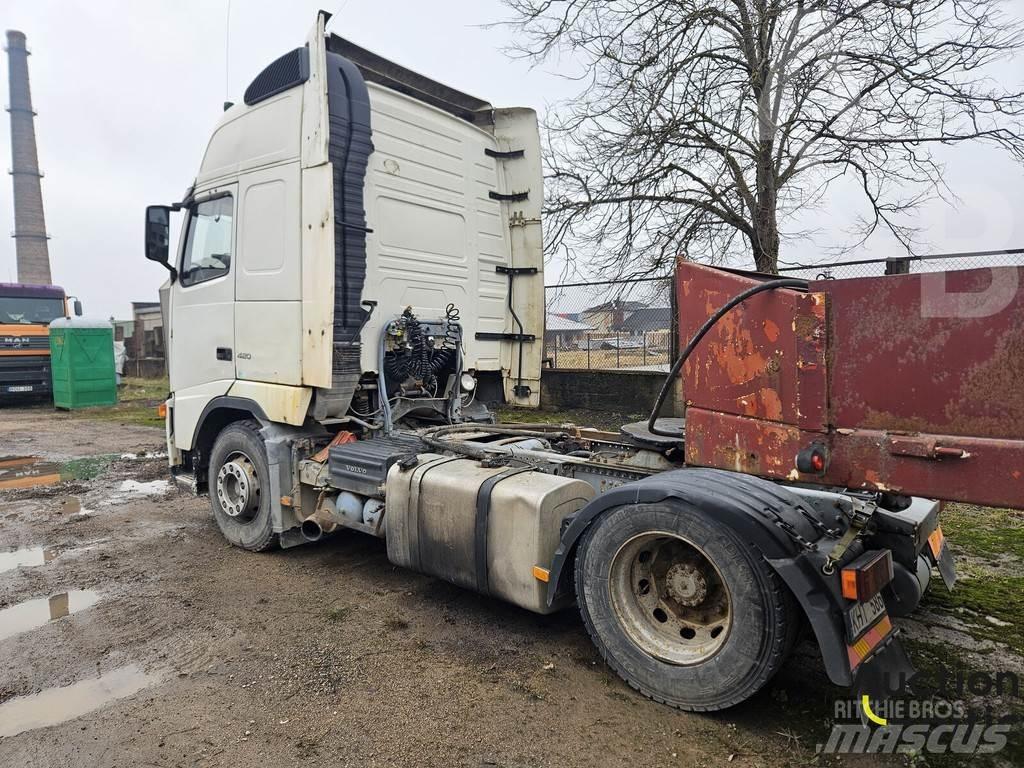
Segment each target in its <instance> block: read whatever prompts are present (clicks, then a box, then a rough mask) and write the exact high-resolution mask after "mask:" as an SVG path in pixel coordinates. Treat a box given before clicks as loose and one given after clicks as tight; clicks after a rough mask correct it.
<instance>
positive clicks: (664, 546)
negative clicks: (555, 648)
mask: <svg viewBox="0 0 1024 768" xmlns="http://www.w3.org/2000/svg"><path fill="white" fill-rule="evenodd" d="M608 587H609V592H610V597H611V602H612V607H613V609H614V610H615V613H616V619H617V620H618V621H619V623H620V625H621V626H622V628H623V630H624V631H625V632H626V634H627V635H628V636H629V637H630V639H631V640H632V641H633V642H634V643H636V645H637V646H639V647H640V648H641V649H642V650H643V651H644V652H645V653H648V654H650V655H651V656H654V657H655V658H658V659H661V660H663V661H666V662H668V663H670V664H679V665H691V664H701V663H703V662H705V661H707V660H708V659H710V658H711V657H712V656H714V655H715V654H717V653H718V652H719V651H720V650H721V649H722V647H723V645H724V644H725V642H726V640H727V638H728V636H729V629H730V627H731V626H732V620H733V615H732V599H731V597H730V594H729V588H728V586H727V585H726V583H725V580H724V579H723V578H722V574H721V572H720V571H719V569H718V567H717V565H716V564H715V563H714V561H713V560H712V559H711V558H710V556H709V555H708V553H707V552H706V551H705V550H704V549H703V548H701V547H700V546H698V545H697V544H695V543H694V542H692V541H689V540H688V539H686V538H684V537H683V536H681V535H679V534H678V533H675V532H669V531H651V532H649V533H643V534H640V535H638V536H634V537H633V538H632V539H630V540H629V541H627V542H625V543H624V544H623V545H622V547H621V548H620V549H619V551H618V552H617V553H616V555H615V557H613V558H612V562H611V564H610V571H609V574H608Z"/></svg>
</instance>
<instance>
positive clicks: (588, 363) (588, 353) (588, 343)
mask: <svg viewBox="0 0 1024 768" xmlns="http://www.w3.org/2000/svg"><path fill="white" fill-rule="evenodd" d="M587 370H588V371H589V370H590V334H589V333H588V334H587Z"/></svg>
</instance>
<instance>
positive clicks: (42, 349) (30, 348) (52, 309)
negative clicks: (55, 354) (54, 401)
mask: <svg viewBox="0 0 1024 768" xmlns="http://www.w3.org/2000/svg"><path fill="white" fill-rule="evenodd" d="M75 305H76V307H77V301H76V302H75ZM68 310H69V307H68V299H67V296H66V295H65V293H64V289H63V288H59V287H57V286H56V285H23V284H18V283H0V400H13V399H15V398H26V397H50V396H51V394H52V392H53V382H52V381H51V378H50V337H49V325H50V323H51V322H52V321H53V320H56V319H57V318H59V317H68V316H69V315H70V313H69V311H68Z"/></svg>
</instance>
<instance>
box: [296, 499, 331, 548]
mask: <svg viewBox="0 0 1024 768" xmlns="http://www.w3.org/2000/svg"><path fill="white" fill-rule="evenodd" d="M327 503H329V502H327ZM337 529H338V523H337V522H335V520H334V518H332V517H331V514H330V512H328V511H327V509H325V508H324V506H321V507H320V509H318V510H317V511H316V512H314V513H313V514H312V515H310V516H309V517H307V518H306V519H305V520H303V521H302V526H301V528H300V530H301V531H302V537H303V538H304V539H305V540H306V541H309V542H313V541H320V539H322V538H323V537H324V536H327V535H329V534H331V533H334V532H335V531H336V530H337Z"/></svg>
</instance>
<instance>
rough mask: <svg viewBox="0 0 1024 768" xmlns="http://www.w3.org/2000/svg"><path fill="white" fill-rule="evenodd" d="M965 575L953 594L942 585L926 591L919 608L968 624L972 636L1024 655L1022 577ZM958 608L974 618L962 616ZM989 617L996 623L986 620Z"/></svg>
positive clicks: (1023, 585)
mask: <svg viewBox="0 0 1024 768" xmlns="http://www.w3.org/2000/svg"><path fill="white" fill-rule="evenodd" d="M965 576H966V578H962V579H959V580H958V581H957V583H956V587H954V589H953V591H952V592H947V591H946V590H945V588H944V587H942V586H941V585H936V586H935V587H933V588H931V589H929V590H928V593H927V594H926V595H925V598H924V600H923V602H922V605H923V606H924V607H926V608H930V609H932V610H938V611H940V612H944V613H948V614H952V615H954V616H956V617H957V618H958V619H960V620H962V621H966V622H969V623H970V624H971V625H972V626H971V634H972V635H973V636H974V637H983V638H986V639H989V640H995V641H996V642H1000V643H1006V645H1008V646H1009V647H1011V648H1013V649H1014V650H1015V651H1016V652H1017V653H1024V631H1022V623H1024V622H1022V620H1024V576H1002V575H995V574H984V575H979V576H971V575H970V574H965ZM958 608H961V609H966V610H968V611H971V612H973V613H974V614H977V615H976V616H970V615H964V614H963V611H958V610H957V609H958ZM988 616H991V617H993V618H994V619H996V622H991V621H989V620H988V618H986V617H988Z"/></svg>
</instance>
